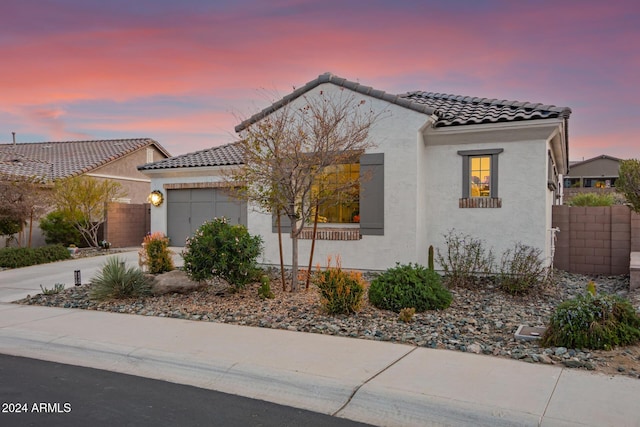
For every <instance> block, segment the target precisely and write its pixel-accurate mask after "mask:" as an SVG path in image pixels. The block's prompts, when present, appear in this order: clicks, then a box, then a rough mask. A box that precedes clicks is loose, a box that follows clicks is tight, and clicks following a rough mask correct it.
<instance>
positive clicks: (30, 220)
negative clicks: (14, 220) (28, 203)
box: [27, 210, 33, 248]
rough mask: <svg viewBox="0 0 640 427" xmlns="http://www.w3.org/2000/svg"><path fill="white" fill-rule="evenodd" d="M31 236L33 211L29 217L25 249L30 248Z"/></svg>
mask: <svg viewBox="0 0 640 427" xmlns="http://www.w3.org/2000/svg"><path fill="white" fill-rule="evenodd" d="M32 235H33V210H31V215H30V216H29V243H27V247H28V248H30V247H31V236H32Z"/></svg>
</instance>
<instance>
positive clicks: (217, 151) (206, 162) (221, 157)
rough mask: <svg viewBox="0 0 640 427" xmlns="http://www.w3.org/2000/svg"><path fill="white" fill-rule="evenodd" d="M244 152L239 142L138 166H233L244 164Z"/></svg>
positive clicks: (162, 167)
mask: <svg viewBox="0 0 640 427" xmlns="http://www.w3.org/2000/svg"><path fill="white" fill-rule="evenodd" d="M243 162H244V161H243V158H242V152H241V151H240V148H239V147H238V143H237V142H233V143H231V144H226V145H221V146H218V147H213V148H209V149H208V150H201V151H196V152H193V153H187V154H183V155H180V156H176V157H171V158H168V159H163V160H160V161H157V162H153V163H147V164H145V165H142V166H138V170H141V171H143V170H156V169H175V168H189V167H204V166H231V165H240V164H242V163H243Z"/></svg>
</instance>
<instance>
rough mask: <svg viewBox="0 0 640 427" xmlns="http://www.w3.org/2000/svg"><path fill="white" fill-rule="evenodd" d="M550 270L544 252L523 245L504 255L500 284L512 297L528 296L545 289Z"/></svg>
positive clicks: (520, 244)
mask: <svg viewBox="0 0 640 427" xmlns="http://www.w3.org/2000/svg"><path fill="white" fill-rule="evenodd" d="M549 273H550V270H549V268H548V267H547V266H545V264H544V261H543V259H542V251H541V250H540V249H538V248H534V247H531V246H528V245H525V244H522V243H519V242H518V243H516V245H515V248H514V249H507V250H506V251H505V252H504V253H503V255H502V262H501V266H500V272H499V273H498V277H497V279H498V284H499V286H500V289H502V290H503V291H505V292H506V293H508V294H511V295H523V294H528V293H530V292H532V291H534V290H540V289H542V288H544V287H545V285H546V284H547V283H548V281H549V277H550V276H549Z"/></svg>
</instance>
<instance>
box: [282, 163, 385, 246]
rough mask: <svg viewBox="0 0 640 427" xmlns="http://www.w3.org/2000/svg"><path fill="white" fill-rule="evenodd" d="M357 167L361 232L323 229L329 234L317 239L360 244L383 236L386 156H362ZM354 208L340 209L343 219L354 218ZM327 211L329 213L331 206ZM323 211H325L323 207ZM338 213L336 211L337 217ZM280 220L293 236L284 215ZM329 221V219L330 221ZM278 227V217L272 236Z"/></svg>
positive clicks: (286, 231)
mask: <svg viewBox="0 0 640 427" xmlns="http://www.w3.org/2000/svg"><path fill="white" fill-rule="evenodd" d="M342 166H346V165H342ZM356 166H357V168H358V169H357V171H358V172H359V177H360V181H359V187H358V189H357V190H358V191H356V194H357V199H355V200H357V212H358V214H359V217H360V218H359V220H360V221H359V228H355V227H348V228H345V227H343V228H340V229H337V228H336V229H333V230H332V229H330V228H329V229H323V230H324V231H326V233H324V234H323V235H322V236H321V235H318V236H317V237H316V238H318V239H322V240H359V239H360V238H361V236H384V153H367V154H363V155H361V156H360V162H359V164H356ZM349 169H351V165H349ZM336 173H337V171H336ZM345 173H346V172H345ZM349 173H356V171H354V170H350V171H349ZM336 179H337V177H336ZM358 193H359V194H358ZM352 196H353V195H352ZM347 200H348V198H346V197H345V198H343V202H347ZM353 200H354V199H352V201H353ZM355 207H356V206H354V205H351V206H350V207H349V206H348V204H347V203H345V206H344V207H342V208H341V211H342V214H341V215H347V218H348V216H349V215H353V213H354V212H355ZM326 208H327V210H330V209H329V207H328V206H327V207H326ZM349 208H350V209H351V211H350V210H349ZM321 209H323V208H322V207H321ZM339 211H340V210H337V211H336V215H337V212H339ZM320 212H321V211H320ZM349 219H352V221H349V222H355V221H356V220H357V218H349ZM280 220H281V229H282V232H283V233H288V232H290V231H291V224H290V222H289V218H288V217H287V216H285V215H283V216H281V217H280ZM328 220H329V218H328V217H327V221H328ZM276 223H277V219H276V215H272V232H274V233H277V232H278V228H277V226H276ZM354 229H355V230H356V231H354ZM354 233H357V234H354ZM301 236H302V237H301V238H310V237H309V236H306V235H304V233H303V234H302V235H301ZM323 236H324V237H323Z"/></svg>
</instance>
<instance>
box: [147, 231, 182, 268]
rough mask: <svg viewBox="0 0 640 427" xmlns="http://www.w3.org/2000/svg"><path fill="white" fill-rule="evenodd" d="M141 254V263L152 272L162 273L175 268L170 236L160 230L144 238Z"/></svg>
mask: <svg viewBox="0 0 640 427" xmlns="http://www.w3.org/2000/svg"><path fill="white" fill-rule="evenodd" d="M139 255H140V261H141V264H142V265H145V266H146V267H147V271H148V272H149V273H150V274H162V273H165V272H167V271H171V270H174V269H175V266H174V265H173V258H171V251H170V250H169V238H168V237H167V236H165V235H164V234H162V233H160V232H157V233H153V234H149V235H148V236H146V237H145V238H144V241H143V242H142V249H141V250H140V252H139Z"/></svg>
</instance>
